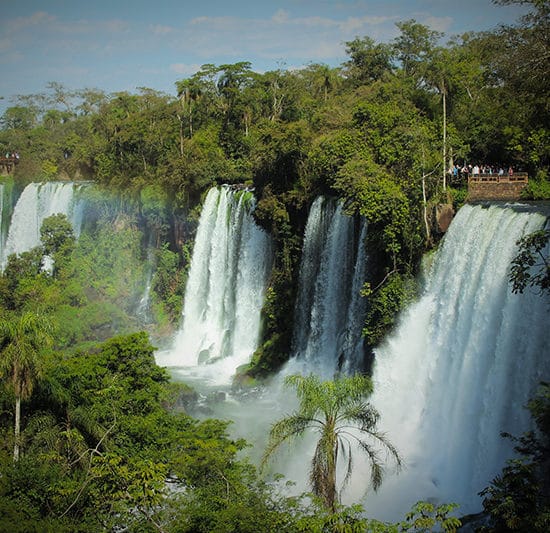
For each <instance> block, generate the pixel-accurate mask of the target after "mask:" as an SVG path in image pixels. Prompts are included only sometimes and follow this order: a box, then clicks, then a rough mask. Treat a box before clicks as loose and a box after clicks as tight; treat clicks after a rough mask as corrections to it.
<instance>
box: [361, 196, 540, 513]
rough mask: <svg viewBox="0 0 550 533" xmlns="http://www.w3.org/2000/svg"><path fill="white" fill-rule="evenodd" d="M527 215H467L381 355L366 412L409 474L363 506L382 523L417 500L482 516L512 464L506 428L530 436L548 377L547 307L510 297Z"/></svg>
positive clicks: (528, 228) (535, 298)
mask: <svg viewBox="0 0 550 533" xmlns="http://www.w3.org/2000/svg"><path fill="white" fill-rule="evenodd" d="M544 223H545V217H544V216H543V215H541V214H538V213H534V212H527V211H524V212H522V211H521V210H516V209H513V208H503V207H500V206H491V207H489V208H483V207H482V206H465V207H462V208H461V209H460V211H459V213H458V214H457V216H456V217H455V220H454V221H453V222H452V224H451V227H450V229H449V231H448V233H447V235H446V237H445V240H444V242H443V244H442V246H441V248H440V250H439V251H438V252H437V255H436V258H435V261H434V264H433V266H432V269H431V272H430V273H429V275H428V279H427V286H426V288H425V291H424V294H423V296H422V297H421V299H420V300H419V301H418V302H417V303H416V304H414V305H413V306H411V307H410V308H409V309H408V310H407V311H406V312H405V313H404V314H403V316H402V318H401V321H400V326H399V327H398V329H397V330H396V331H395V333H394V334H393V335H391V336H390V338H388V340H387V341H386V342H385V343H384V345H383V346H381V347H380V348H378V349H377V350H376V363H375V369H374V376H373V378H374V385H375V394H374V397H373V400H372V401H373V403H374V405H375V406H376V407H377V408H378V410H379V411H380V414H381V427H382V428H383V429H385V430H386V431H387V436H388V438H389V439H390V441H392V442H393V443H394V444H395V446H396V447H397V448H398V450H399V451H400V452H401V454H402V455H403V458H404V459H405V462H406V465H407V466H406V468H405V471H404V472H402V473H401V474H400V475H399V476H395V477H393V478H391V479H389V478H388V479H387V480H386V482H385V483H384V485H383V486H382V489H381V491H380V493H379V494H376V495H370V496H369V498H368V500H367V504H368V509H369V511H370V512H371V513H372V514H375V515H376V514H378V515H380V517H381V518H386V517H394V516H396V515H398V514H401V515H402V514H403V512H406V510H407V509H409V508H410V506H411V504H413V503H415V502H416V501H417V500H419V499H428V498H433V499H435V500H438V501H440V502H455V503H458V504H460V511H461V512H462V513H469V512H477V511H479V510H481V500H480V498H479V496H478V493H479V491H481V490H482V489H483V488H484V487H486V486H487V485H488V484H489V482H490V481H491V479H492V478H493V477H494V476H495V475H496V474H497V473H498V472H499V471H500V469H501V468H502V466H503V465H504V463H505V460H506V459H507V458H510V457H511V455H512V450H511V446H510V444H509V442H508V441H507V440H505V439H503V438H501V436H500V432H501V431H507V432H510V433H513V434H516V435H517V434H520V433H521V432H523V431H525V430H526V429H527V428H528V427H529V416H528V413H527V411H526V409H524V405H525V404H526V403H527V401H528V399H529V398H530V397H531V395H532V394H533V392H534V390H535V388H536V386H537V384H538V383H539V381H540V380H542V379H548V376H549V375H550V360H549V358H548V354H549V353H550V336H549V335H548V327H549V326H550V323H549V319H548V316H549V315H548V309H549V305H550V302H549V299H548V298H547V297H545V296H540V295H537V294H533V293H525V294H523V295H519V294H512V292H511V291H510V288H509V286H508V274H509V268H510V261H511V260H512V258H513V257H514V255H515V253H516V251H517V245H516V242H517V240H518V239H519V238H520V237H521V236H522V235H524V234H526V233H530V232H532V231H535V230H537V229H541V228H542V227H543V226H544Z"/></svg>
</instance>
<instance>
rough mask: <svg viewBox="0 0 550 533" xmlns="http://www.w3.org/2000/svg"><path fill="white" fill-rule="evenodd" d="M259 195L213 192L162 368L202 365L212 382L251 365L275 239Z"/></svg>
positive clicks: (205, 208)
mask: <svg viewBox="0 0 550 533" xmlns="http://www.w3.org/2000/svg"><path fill="white" fill-rule="evenodd" d="M253 208H254V197H253V195H252V193H251V192H249V191H235V190H232V189H230V188H228V187H222V188H219V189H218V188H214V189H211V190H210V191H209V193H208V195H207V197H206V200H205V203H204V206H203V208H202V212H201V217H200V221H199V227H198V231H197V236H196V239H195V247H194V249H193V257H192V260H191V268H190V271H189V278H188V281H187V287H186V291H185V299H184V310H183V325H182V328H181V329H180V331H179V332H178V334H177V337H176V339H175V343H174V348H173V349H172V350H170V351H169V353H166V354H162V355H160V356H159V359H160V360H161V361H162V364H166V365H168V366H178V367H188V368H191V367H195V368H198V367H199V366H200V367H202V371H201V373H202V374H203V376H204V377H205V378H206V379H209V380H212V381H215V382H218V383H227V382H229V380H230V379H231V376H232V375H233V374H234V373H235V369H236V368H237V367H238V366H240V365H242V364H244V363H247V362H249V361H250V357H251V356H252V354H253V352H254V350H255V349H256V348H257V345H258V342H259V337H260V326H261V321H260V314H261V309H262V305H263V300H264V294H265V289H266V286H267V280H268V277H269V273H270V270H271V264H272V256H273V251H272V243H271V239H270V237H269V236H268V235H267V233H265V232H264V231H263V230H261V229H260V228H259V227H258V226H257V225H256V224H255V222H254V219H253V218H252V215H251V211H252V209H253Z"/></svg>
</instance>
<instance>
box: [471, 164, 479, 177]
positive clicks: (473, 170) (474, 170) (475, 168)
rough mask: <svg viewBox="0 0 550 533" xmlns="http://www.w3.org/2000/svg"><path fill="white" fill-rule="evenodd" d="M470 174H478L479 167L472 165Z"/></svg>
mask: <svg viewBox="0 0 550 533" xmlns="http://www.w3.org/2000/svg"><path fill="white" fill-rule="evenodd" d="M472 175H473V176H479V167H478V166H477V165H474V168H473V169H472Z"/></svg>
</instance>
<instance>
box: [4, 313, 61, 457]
mask: <svg viewBox="0 0 550 533" xmlns="http://www.w3.org/2000/svg"><path fill="white" fill-rule="evenodd" d="M51 344H52V325H51V323H50V322H49V321H48V320H47V319H46V318H44V317H43V316H41V315H38V314H37V313H33V312H26V313H24V314H23V315H21V316H20V317H18V318H14V319H11V320H10V319H8V320H0V376H2V377H6V378H7V379H8V382H9V385H10V386H11V387H12V389H13V392H14V395H15V427H14V446H13V460H14V461H18V460H19V448H20V434H21V400H26V399H27V398H29V397H30V395H31V393H32V389H33V385H34V382H35V381H36V379H37V378H38V377H39V376H40V374H41V368H40V367H41V361H40V357H39V356H40V352H41V350H42V349H43V348H45V347H47V346H50V345H51Z"/></svg>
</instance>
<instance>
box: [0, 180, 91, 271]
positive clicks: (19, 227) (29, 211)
mask: <svg viewBox="0 0 550 533" xmlns="http://www.w3.org/2000/svg"><path fill="white" fill-rule="evenodd" d="M79 187H80V185H76V184H74V183H70V182H47V183H30V184H29V185H27V186H26V187H25V189H24V190H23V192H22V193H21V196H20V197H19V199H18V201H17V203H16V205H15V208H14V211H13V215H12V218H11V223H10V228H9V232H8V237H7V239H6V243H5V245H4V247H3V249H2V250H1V252H2V253H1V258H2V260H1V263H2V268H4V267H5V265H6V262H7V259H8V256H9V255H10V254H13V253H17V254H20V253H22V252H26V251H28V250H30V249H32V248H34V247H35V246H38V245H39V244H40V226H41V225H42V222H43V221H44V219H45V218H47V217H49V216H51V215H54V214H57V213H62V214H65V215H67V218H68V219H69V220H70V221H71V223H72V225H73V229H74V232H75V235H77V236H78V234H79V233H80V227H81V224H82V204H81V203H80V202H77V201H75V195H74V193H75V189H77V188H79Z"/></svg>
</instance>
